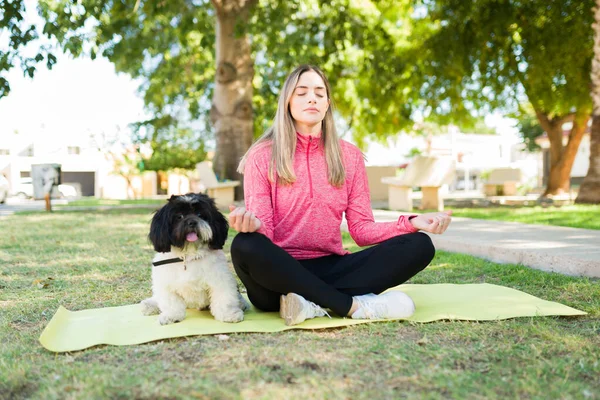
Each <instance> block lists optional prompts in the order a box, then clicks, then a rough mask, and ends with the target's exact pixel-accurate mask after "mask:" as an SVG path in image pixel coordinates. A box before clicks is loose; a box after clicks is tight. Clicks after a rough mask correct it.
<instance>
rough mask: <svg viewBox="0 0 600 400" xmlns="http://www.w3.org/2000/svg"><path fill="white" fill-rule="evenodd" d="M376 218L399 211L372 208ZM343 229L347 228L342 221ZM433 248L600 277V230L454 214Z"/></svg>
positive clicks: (386, 218) (388, 218) (390, 217)
mask: <svg viewBox="0 0 600 400" xmlns="http://www.w3.org/2000/svg"><path fill="white" fill-rule="evenodd" d="M373 214H374V216H375V220H376V221H395V220H397V219H398V216H400V215H401V214H407V213H402V212H398V211H384V210H373ZM343 228H344V229H345V230H347V227H346V226H345V224H344V225H343ZM430 237H431V239H432V240H433V243H434V244H435V247H436V248H437V249H439V250H445V251H449V252H456V253H466V254H471V255H474V256H477V257H481V258H485V259H487V260H490V261H493V262H497V263H510V264H523V265H525V266H528V267H531V268H535V269H540V270H543V271H549V272H559V273H562V274H566V275H578V276H588V277H594V278H600V231H599V230H591V229H577V228H565V227H558V226H549V225H529V224H522V223H518V222H503V221H491V220H480V219H471V218H459V217H453V218H452V223H451V224H450V227H449V228H448V230H447V231H446V232H444V234H443V235H430Z"/></svg>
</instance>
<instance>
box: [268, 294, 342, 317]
mask: <svg viewBox="0 0 600 400" xmlns="http://www.w3.org/2000/svg"><path fill="white" fill-rule="evenodd" d="M279 315H281V318H283V319H284V320H285V324H286V325H296V324H299V323H301V322H304V321H305V320H307V319H309V318H315V317H324V316H326V315H327V316H328V317H329V318H331V316H330V315H329V314H327V312H326V311H325V310H323V309H322V308H321V307H319V306H318V305H316V304H315V303H313V302H312V301H308V300H306V299H305V298H304V297H302V296H300V295H298V294H296V293H288V294H287V296H286V295H281V299H280V301H279Z"/></svg>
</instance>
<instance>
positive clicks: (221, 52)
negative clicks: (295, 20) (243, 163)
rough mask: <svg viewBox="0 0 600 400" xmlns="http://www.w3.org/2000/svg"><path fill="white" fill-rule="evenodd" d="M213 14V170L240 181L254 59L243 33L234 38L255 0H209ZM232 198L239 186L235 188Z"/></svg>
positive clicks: (249, 131)
mask: <svg viewBox="0 0 600 400" xmlns="http://www.w3.org/2000/svg"><path fill="white" fill-rule="evenodd" d="M212 3H213V5H214V7H215V10H216V13H217V26H216V29H217V32H216V40H217V43H216V62H217V70H216V82H215V91H214V95H213V103H212V108H211V110H210V119H211V123H212V124H213V127H214V128H215V136H216V148H215V158H214V160H213V169H214V171H215V174H216V175H217V177H218V178H219V179H233V180H241V175H240V174H238V173H237V172H236V169H237V166H238V164H239V161H240V159H241V158H242V156H243V155H244V153H245V152H246V150H248V148H249V147H250V144H251V143H252V139H253V136H254V135H253V115H252V79H253V78H254V61H253V60H252V53H251V48H250V40H249V38H248V36H247V35H242V36H239V35H238V36H237V37H236V24H238V23H242V24H243V23H246V21H247V19H248V15H249V11H250V9H251V8H252V7H253V6H254V5H255V4H256V0H213V1H212ZM235 198H236V200H239V199H241V198H243V188H242V186H241V185H240V186H238V187H237V188H236V196H235Z"/></svg>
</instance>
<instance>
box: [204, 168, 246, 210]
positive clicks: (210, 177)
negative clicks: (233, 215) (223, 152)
mask: <svg viewBox="0 0 600 400" xmlns="http://www.w3.org/2000/svg"><path fill="white" fill-rule="evenodd" d="M196 171H197V172H198V177H199V178H200V183H201V184H202V185H203V186H204V187H205V188H206V194H207V195H209V196H210V197H212V198H213V199H215V204H216V205H217V206H218V207H220V208H225V207H227V206H228V205H229V204H233V200H234V190H235V187H236V186H238V185H239V184H240V181H226V182H219V181H218V180H217V176H216V175H215V172H214V171H213V169H212V162H210V161H202V162H201V163H198V164H196Z"/></svg>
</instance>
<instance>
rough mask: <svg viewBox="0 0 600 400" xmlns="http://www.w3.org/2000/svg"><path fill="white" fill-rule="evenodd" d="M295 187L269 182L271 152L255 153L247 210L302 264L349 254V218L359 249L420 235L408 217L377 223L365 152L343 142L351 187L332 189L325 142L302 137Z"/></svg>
mask: <svg viewBox="0 0 600 400" xmlns="http://www.w3.org/2000/svg"><path fill="white" fill-rule="evenodd" d="M297 137H298V141H297V144H296V154H295V156H294V172H295V174H296V182H294V183H293V184H292V185H283V184H275V183H273V182H271V181H270V180H269V178H268V171H269V162H270V160H271V147H270V146H269V145H268V144H265V145H264V146H259V147H257V148H255V149H254V150H253V151H252V152H251V153H250V154H249V156H248V159H247V163H246V166H245V170H244V194H245V202H246V209H247V210H250V211H252V212H254V214H255V215H256V216H257V217H258V219H260V221H261V222H262V226H261V228H260V229H259V230H258V232H259V233H262V234H264V235H265V236H267V237H268V238H269V239H271V240H272V241H273V243H275V244H276V245H278V246H280V247H282V248H283V249H284V250H285V251H287V252H288V253H289V254H290V255H291V256H292V257H294V258H296V259H298V260H302V259H308V258H317V257H323V256H328V255H331V254H340V255H342V254H348V253H349V252H348V251H346V250H344V249H343V247H342V235H341V231H340V225H341V222H342V214H343V213H346V220H347V221H348V229H349V231H350V235H351V236H352V238H353V239H354V241H355V242H356V244H358V245H359V246H368V245H372V244H376V243H380V242H382V241H384V240H387V239H389V238H391V237H394V236H397V235H401V234H405V233H411V232H416V231H417V229H415V228H414V227H413V225H412V224H411V223H410V222H409V220H408V218H409V217H408V216H400V218H399V219H398V221H395V222H375V221H374V219H373V212H372V210H371V199H370V195H369V185H368V182H367V174H366V169H365V163H364V159H363V155H362V152H361V151H360V150H359V149H358V148H357V147H356V146H354V145H352V144H350V143H348V142H346V141H344V140H340V145H341V148H342V153H343V162H344V165H345V168H346V181H345V182H344V185H343V186H342V187H340V188H336V187H334V186H332V185H330V184H329V182H328V180H327V163H326V161H325V154H324V148H323V144H322V143H321V140H320V138H315V137H311V136H305V135H302V134H299V133H298V134H297Z"/></svg>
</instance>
